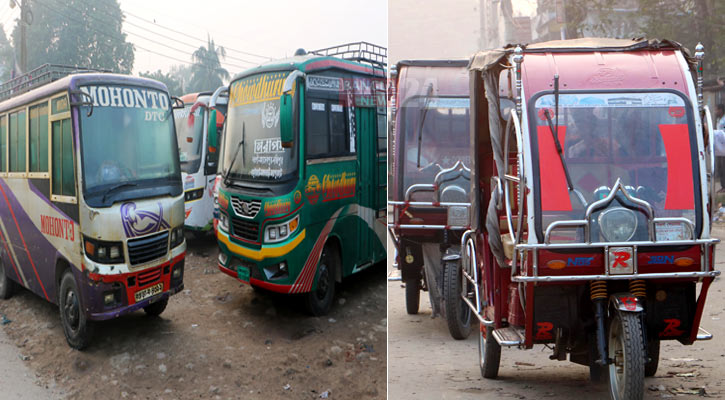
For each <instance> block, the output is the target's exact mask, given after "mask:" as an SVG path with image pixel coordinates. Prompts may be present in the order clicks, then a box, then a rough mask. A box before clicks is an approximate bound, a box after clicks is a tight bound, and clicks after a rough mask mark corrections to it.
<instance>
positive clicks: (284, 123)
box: [279, 93, 294, 148]
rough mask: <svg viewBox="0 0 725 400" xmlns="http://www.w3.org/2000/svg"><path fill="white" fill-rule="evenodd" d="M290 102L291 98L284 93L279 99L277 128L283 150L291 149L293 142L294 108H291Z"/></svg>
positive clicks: (288, 94)
mask: <svg viewBox="0 0 725 400" xmlns="http://www.w3.org/2000/svg"><path fill="white" fill-rule="evenodd" d="M292 102H293V97H292V95H290V93H284V94H283V95H282V97H280V98H279V127H280V137H281V139H282V147H284V148H289V147H292V143H293V142H294V129H293V126H292V116H293V110H294V108H293V107H292Z"/></svg>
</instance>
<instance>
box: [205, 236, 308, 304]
mask: <svg viewBox="0 0 725 400" xmlns="http://www.w3.org/2000/svg"><path fill="white" fill-rule="evenodd" d="M305 235H306V231H305V229H303V230H302V231H301V232H299V233H298V234H297V235H295V236H293V237H291V238H289V239H287V240H286V241H284V242H282V243H280V244H275V245H271V246H269V245H262V246H261V247H260V248H259V249H251V248H249V247H245V246H242V245H240V244H237V243H235V242H232V241H231V239H230V238H229V234H228V233H227V232H224V231H223V230H221V229H219V230H218V231H217V239H218V240H217V241H218V244H219V260H218V267H219V270H220V271H222V272H224V273H225V274H227V275H229V276H231V277H233V278H235V279H237V280H239V281H240V282H243V283H246V284H250V285H253V286H258V287H261V288H263V289H266V290H270V291H273V292H277V293H293V292H294V286H295V285H294V284H295V282H296V280H297V278H298V276H299V275H300V272H301V269H302V266H301V265H299V264H300V263H299V262H294V260H300V259H301V260H304V259H305V258H307V254H308V253H309V251H308V252H307V253H305V248H304V246H302V245H301V244H302V243H303V240H304V238H305Z"/></svg>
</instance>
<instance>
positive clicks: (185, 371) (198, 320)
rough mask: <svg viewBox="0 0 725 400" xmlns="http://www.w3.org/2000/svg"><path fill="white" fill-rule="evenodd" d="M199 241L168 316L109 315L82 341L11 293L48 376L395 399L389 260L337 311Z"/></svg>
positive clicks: (36, 361)
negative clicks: (226, 267)
mask: <svg viewBox="0 0 725 400" xmlns="http://www.w3.org/2000/svg"><path fill="white" fill-rule="evenodd" d="M187 246H188V247H187V259H186V272H185V286H186V290H185V291H183V292H181V293H179V294H177V295H176V296H173V297H172V298H171V301H170V302H169V307H168V308H167V309H166V311H165V312H164V313H163V314H162V315H161V317H160V318H149V317H147V316H146V315H145V314H144V313H143V312H142V311H141V312H137V313H133V314H131V315H127V316H125V317H121V318H119V319H116V320H113V321H108V322H105V323H102V324H99V325H98V326H97V330H96V337H95V341H94V343H93V344H92V345H91V346H90V347H89V348H88V349H87V350H85V351H83V352H79V351H76V350H72V349H71V348H69V347H68V346H67V344H66V342H65V338H64V337H63V332H62V328H61V327H60V322H59V316H58V309H57V307H55V306H53V305H51V304H50V303H47V302H45V301H44V300H42V299H41V298H39V297H37V296H35V295H33V294H31V293H30V292H28V291H24V290H23V291H21V292H20V293H17V294H16V295H15V296H14V297H13V298H11V299H10V300H7V301H4V302H0V312H1V313H3V314H6V315H7V317H8V318H9V319H10V320H12V322H11V323H9V324H7V325H5V326H3V327H2V329H3V330H4V331H5V333H6V334H7V336H8V337H9V340H10V341H11V342H12V343H13V344H14V345H15V346H16V347H17V351H18V352H19V353H20V354H21V355H22V356H23V357H27V360H26V361H24V363H25V365H26V366H28V367H29V368H30V369H31V370H32V371H33V372H34V374H35V375H37V376H38V379H39V380H40V382H41V383H42V384H43V385H45V386H49V387H55V388H58V390H62V391H63V392H64V393H65V394H66V396H67V398H70V399H100V398H128V399H240V398H244V399H277V398H281V399H285V398H289V399H316V398H321V396H322V397H323V398H324V396H325V392H327V393H326V395H327V398H330V399H383V398H385V395H386V373H385V366H386V363H387V357H386V329H387V327H386V317H385V313H386V294H385V291H386V285H385V271H384V269H385V267H384V266H383V265H377V266H373V267H371V268H369V269H368V270H366V271H363V272H361V273H360V274H358V275H356V276H354V277H353V278H351V279H348V280H347V281H345V282H343V284H342V286H341V287H338V293H337V299H336V301H335V305H334V307H333V309H332V311H331V313H330V315H328V316H327V317H320V318H315V317H310V316H309V315H307V314H306V313H305V311H304V309H303V307H301V306H300V304H301V302H300V301H299V300H300V299H299V298H295V297H287V296H275V295H272V294H269V293H263V294H258V293H256V292H255V291H254V290H252V289H251V288H250V287H249V286H246V285H242V284H240V283H239V282H237V281H236V280H234V279H232V278H230V277H229V276H227V275H224V274H222V273H221V272H219V270H218V269H217V267H216V258H217V249H216V242H215V240H214V239H213V238H212V237H209V238H208V239H203V240H200V241H195V240H194V239H188V238H187ZM0 362H5V361H0ZM0 382H3V381H0ZM1 386H5V384H2V385H1ZM1 386H0V391H4V390H5V387H1Z"/></svg>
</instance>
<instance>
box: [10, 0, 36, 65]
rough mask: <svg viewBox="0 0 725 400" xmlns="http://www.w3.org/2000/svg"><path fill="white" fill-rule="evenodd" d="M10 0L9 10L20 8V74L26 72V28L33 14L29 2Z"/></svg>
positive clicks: (31, 20)
mask: <svg viewBox="0 0 725 400" xmlns="http://www.w3.org/2000/svg"><path fill="white" fill-rule="evenodd" d="M19 1H20V2H19V3H18V0H10V8H15V6H16V5H17V6H18V7H19V8H20V72H21V73H23V74H24V73H26V72H27V71H28V45H27V38H26V36H27V26H28V25H30V24H32V23H33V13H32V12H31V11H30V4H29V3H30V0H19Z"/></svg>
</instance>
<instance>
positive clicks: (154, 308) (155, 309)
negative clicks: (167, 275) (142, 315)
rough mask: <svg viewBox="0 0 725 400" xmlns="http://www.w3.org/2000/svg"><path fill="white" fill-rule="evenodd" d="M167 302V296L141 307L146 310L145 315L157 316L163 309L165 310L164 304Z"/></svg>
mask: <svg viewBox="0 0 725 400" xmlns="http://www.w3.org/2000/svg"><path fill="white" fill-rule="evenodd" d="M168 304H169V298H168V297H167V298H165V299H163V300H159V301H157V302H155V303H151V304H149V305H147V306H146V307H144V308H143V310H144V311H145V312H146V315H148V316H149V317H158V316H159V315H161V313H162V312H164V310H166V306H167V305H168Z"/></svg>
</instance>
